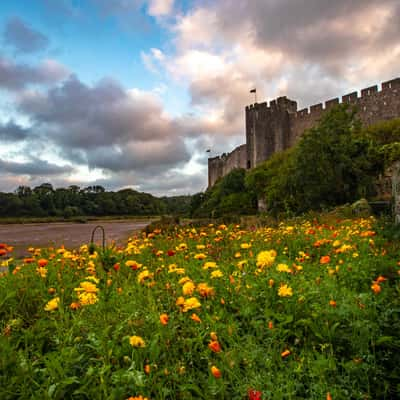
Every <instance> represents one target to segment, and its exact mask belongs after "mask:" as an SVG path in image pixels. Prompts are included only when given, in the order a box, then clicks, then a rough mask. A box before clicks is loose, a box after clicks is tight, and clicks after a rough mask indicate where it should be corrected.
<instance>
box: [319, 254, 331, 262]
mask: <svg viewBox="0 0 400 400" xmlns="http://www.w3.org/2000/svg"><path fill="white" fill-rule="evenodd" d="M330 261H331V258H330V256H322V257H321V259H320V260H319V262H320V263H321V264H328V263H329V262H330Z"/></svg>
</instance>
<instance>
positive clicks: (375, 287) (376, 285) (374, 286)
mask: <svg viewBox="0 0 400 400" xmlns="http://www.w3.org/2000/svg"><path fill="white" fill-rule="evenodd" d="M371 289H372V290H373V292H374V293H375V294H378V293H380V292H381V290H382V288H381V287H380V285H379V283H376V282H374V283H373V284H372V285H371Z"/></svg>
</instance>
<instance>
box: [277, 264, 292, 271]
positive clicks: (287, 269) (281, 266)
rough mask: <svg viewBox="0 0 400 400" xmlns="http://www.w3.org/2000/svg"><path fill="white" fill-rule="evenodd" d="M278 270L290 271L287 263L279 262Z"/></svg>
mask: <svg viewBox="0 0 400 400" xmlns="http://www.w3.org/2000/svg"><path fill="white" fill-rule="evenodd" d="M276 270H277V271H278V272H289V271H290V270H289V267H288V266H287V265H286V264H278V266H277V267H276Z"/></svg>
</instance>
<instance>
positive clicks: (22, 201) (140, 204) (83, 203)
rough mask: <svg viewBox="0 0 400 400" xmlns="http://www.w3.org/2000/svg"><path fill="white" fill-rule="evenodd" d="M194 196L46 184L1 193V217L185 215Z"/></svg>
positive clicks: (21, 187) (20, 187)
mask: <svg viewBox="0 0 400 400" xmlns="http://www.w3.org/2000/svg"><path fill="white" fill-rule="evenodd" d="M190 199H191V196H175V197H161V198H158V197H155V196H152V195H151V194H149V193H141V192H137V191H135V190H132V189H123V190H119V191H117V192H108V191H106V190H105V189H104V188H103V187H102V186H88V187H86V188H84V189H81V188H80V187H79V186H75V185H72V186H69V187H68V188H57V189H55V188H53V186H52V185H51V184H50V183H43V184H41V185H39V186H36V187H34V188H30V187H29V186H19V187H18V188H17V189H16V190H15V192H14V193H1V192H0V217H7V218H10V217H64V218H71V217H75V216H112V215H134V216H142V215H143V216H145V215H162V214H174V215H185V214H188V212H189V207H190Z"/></svg>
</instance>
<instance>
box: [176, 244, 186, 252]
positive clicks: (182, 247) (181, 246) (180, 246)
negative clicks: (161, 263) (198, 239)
mask: <svg viewBox="0 0 400 400" xmlns="http://www.w3.org/2000/svg"><path fill="white" fill-rule="evenodd" d="M187 248H188V247H187V244H186V243H181V244H180V245H179V246H178V247H176V250H180V251H184V250H187Z"/></svg>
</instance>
